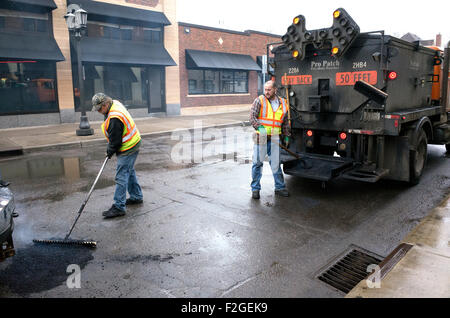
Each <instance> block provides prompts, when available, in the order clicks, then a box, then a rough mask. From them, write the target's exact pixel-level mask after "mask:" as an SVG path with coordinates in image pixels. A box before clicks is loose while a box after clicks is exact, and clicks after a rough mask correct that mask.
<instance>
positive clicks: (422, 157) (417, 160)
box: [409, 129, 428, 185]
mask: <svg viewBox="0 0 450 318" xmlns="http://www.w3.org/2000/svg"><path fill="white" fill-rule="evenodd" d="M427 144H428V141H427V135H426V133H425V131H424V130H423V129H421V131H420V132H419V136H418V138H417V143H416V145H417V147H416V150H411V151H410V154H409V183H410V184H412V185H416V184H418V183H419V181H420V177H421V176H422V173H423V170H424V169H425V165H426V163H427V151H428V147H427Z"/></svg>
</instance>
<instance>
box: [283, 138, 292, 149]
mask: <svg viewBox="0 0 450 318" xmlns="http://www.w3.org/2000/svg"><path fill="white" fill-rule="evenodd" d="M290 143H291V138H290V137H289V136H284V146H285V147H286V148H289V144H290Z"/></svg>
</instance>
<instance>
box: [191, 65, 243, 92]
mask: <svg viewBox="0 0 450 318" xmlns="http://www.w3.org/2000/svg"><path fill="white" fill-rule="evenodd" d="M189 71H201V72H202V77H201V79H200V83H197V87H199V88H197V90H201V91H200V92H192V91H191V85H190V84H191V83H190V82H191V81H192V80H195V81H198V79H197V78H195V79H194V78H193V79H191V78H190V77H189ZM208 71H211V72H214V73H219V74H218V81H219V83H218V85H219V91H218V92H217V93H215V92H211V91H210V90H207V89H206V87H205V83H206V81H210V80H209V79H208V80H207V79H206V76H205V74H206V72H208ZM225 72H231V73H232V78H231V79H229V80H226V81H225V80H223V75H224V73H225ZM249 72H250V71H248V70H230V69H215V68H205V69H188V72H187V73H188V76H187V77H188V95H192V96H194V95H244V94H248V93H249V77H250V76H249V75H250V74H249ZM236 73H245V74H246V85H245V86H246V91H245V92H236V81H237V80H239V78H238V79H237V78H236ZM215 76H216V75H215ZM215 76H214V78H215ZM240 80H242V78H240ZM226 82H230V83H231V84H230V83H229V84H228V85H230V86H229V87H231V88H232V91H231V92H224V85H225V83H226Z"/></svg>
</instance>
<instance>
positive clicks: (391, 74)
mask: <svg viewBox="0 0 450 318" xmlns="http://www.w3.org/2000/svg"><path fill="white" fill-rule="evenodd" d="M388 77H389V79H390V80H395V79H396V78H397V72H394V71H392V72H389V75H388Z"/></svg>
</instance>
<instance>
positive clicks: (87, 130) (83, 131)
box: [77, 114, 94, 136]
mask: <svg viewBox="0 0 450 318" xmlns="http://www.w3.org/2000/svg"><path fill="white" fill-rule="evenodd" d="M93 134H94V129H93V128H91V126H90V125H89V121H88V119H87V116H86V115H84V114H83V115H81V117H80V128H79V129H77V136H90V135H93Z"/></svg>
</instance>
